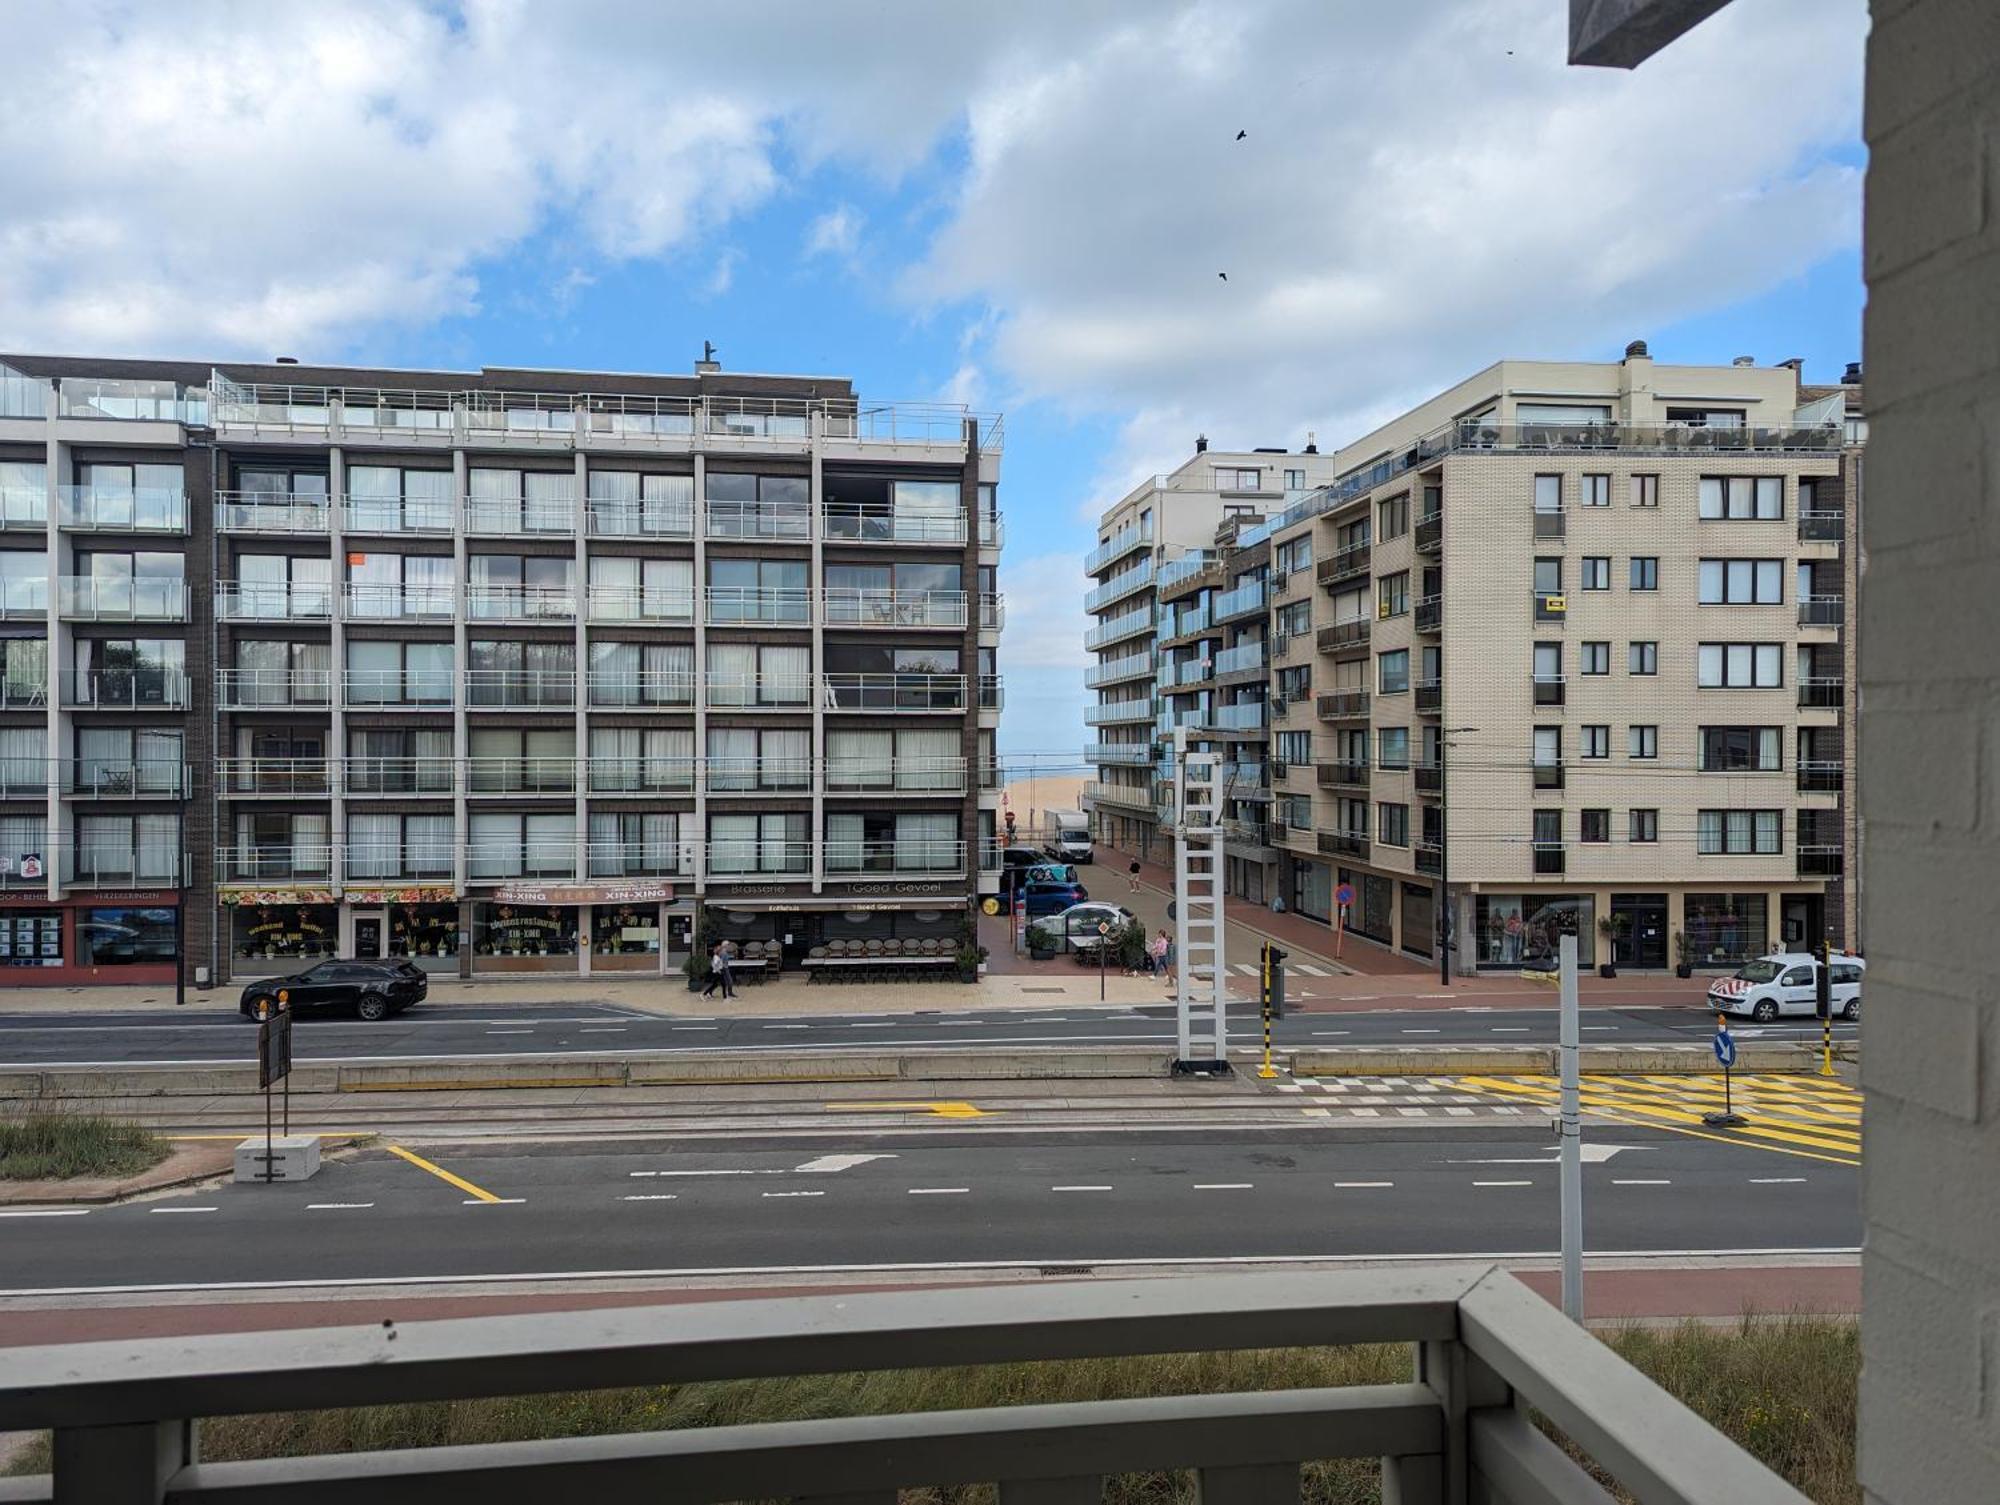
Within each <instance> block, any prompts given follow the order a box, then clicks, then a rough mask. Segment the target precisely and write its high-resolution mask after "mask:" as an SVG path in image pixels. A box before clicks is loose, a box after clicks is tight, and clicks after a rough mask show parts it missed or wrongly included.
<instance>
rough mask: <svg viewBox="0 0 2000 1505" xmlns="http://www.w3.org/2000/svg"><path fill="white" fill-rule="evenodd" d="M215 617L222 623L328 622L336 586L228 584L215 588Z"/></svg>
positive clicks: (240, 582)
mask: <svg viewBox="0 0 2000 1505" xmlns="http://www.w3.org/2000/svg"><path fill="white" fill-rule="evenodd" d="M215 615H216V619H217V620H218V621H222V622H325V621H329V620H331V618H332V616H333V586H332V585H331V584H330V583H324V582H323V583H321V584H318V585H301V584H296V583H290V582H280V581H273V582H270V583H268V584H264V583H246V582H243V581H229V580H226V581H224V582H223V583H222V584H220V585H218V586H216V588H215Z"/></svg>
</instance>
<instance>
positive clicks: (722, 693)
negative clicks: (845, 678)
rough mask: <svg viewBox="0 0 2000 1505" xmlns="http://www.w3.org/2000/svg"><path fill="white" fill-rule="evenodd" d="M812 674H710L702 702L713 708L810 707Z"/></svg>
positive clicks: (781, 708) (774, 708) (792, 709)
mask: <svg viewBox="0 0 2000 1505" xmlns="http://www.w3.org/2000/svg"><path fill="white" fill-rule="evenodd" d="M812 700H813V696H812V678H811V676H810V675H806V674H751V675H731V674H708V675H704V676H703V677H702V703H703V704H704V705H706V706H708V707H709V708H710V709H712V710H752V711H809V710H811V709H812Z"/></svg>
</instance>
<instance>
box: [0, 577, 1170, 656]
mask: <svg viewBox="0 0 2000 1505" xmlns="http://www.w3.org/2000/svg"><path fill="white" fill-rule="evenodd" d="M4 583H5V582H0V584H4ZM0 601H4V597H0ZM1152 630H1153V609H1152V608H1151V607H1150V606H1142V607H1140V608H1139V609H1138V610H1136V611H1128V612H1125V613H1124V614H1122V615H1120V616H1116V617H1112V618H1110V619H1109V620H1108V621H1103V622H1099V623H1098V624H1097V625H1096V626H1095V627H1093V628H1091V629H1090V631H1089V632H1087V633H1085V634H1084V638H1083V645H1084V647H1086V648H1088V649H1091V650H1092V651H1095V650H1097V649H1099V648H1108V647H1110V646H1111V645H1112V644H1113V643H1119V642H1123V641H1124V640H1125V639H1127V638H1134V637H1138V636H1139V635H1140V634H1141V633H1150V632H1151V631H1152Z"/></svg>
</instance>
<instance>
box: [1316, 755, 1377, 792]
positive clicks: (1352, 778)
mask: <svg viewBox="0 0 2000 1505" xmlns="http://www.w3.org/2000/svg"><path fill="white" fill-rule="evenodd" d="M1314 772H1315V774H1316V775H1317V777H1318V780H1319V786H1320V788H1322V789H1341V788H1348V789H1366V788H1367V787H1368V765H1367V764H1366V763H1365V762H1354V761H1351V760H1350V761H1344V762H1339V763H1321V764H1319V765H1318V766H1317V767H1316V768H1315V770H1314Z"/></svg>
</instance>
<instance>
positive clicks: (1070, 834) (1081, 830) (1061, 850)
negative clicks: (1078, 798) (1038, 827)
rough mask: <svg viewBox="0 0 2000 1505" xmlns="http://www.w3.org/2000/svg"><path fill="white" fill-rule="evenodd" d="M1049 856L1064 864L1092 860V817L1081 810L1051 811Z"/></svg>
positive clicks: (1048, 818)
mask: <svg viewBox="0 0 2000 1505" xmlns="http://www.w3.org/2000/svg"><path fill="white" fill-rule="evenodd" d="M1046 819H1047V821H1048V829H1049V847H1048V851H1049V855H1050V856H1051V857H1055V858H1059V859H1060V860H1061V861H1064V862H1089V861H1090V860H1091V855H1092V854H1091V846H1090V817H1089V816H1087V815H1085V814H1084V813H1083V812H1082V811H1081V810H1050V811H1048V812H1047V814H1046Z"/></svg>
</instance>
